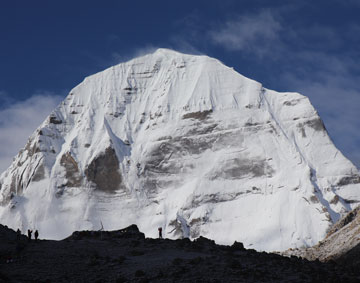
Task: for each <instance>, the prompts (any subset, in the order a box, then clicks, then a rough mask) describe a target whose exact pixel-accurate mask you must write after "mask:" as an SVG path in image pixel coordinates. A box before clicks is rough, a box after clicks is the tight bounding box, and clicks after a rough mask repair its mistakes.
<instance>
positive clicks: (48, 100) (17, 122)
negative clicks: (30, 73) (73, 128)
mask: <svg viewBox="0 0 360 283" xmlns="http://www.w3.org/2000/svg"><path fill="white" fill-rule="evenodd" d="M2 99H4V100H9V99H7V98H6V95H5V94H4V93H3V94H2ZM62 99H63V97H62V96H59V95H54V94H52V93H49V92H42V93H39V94H35V95H34V96H32V97H30V98H28V99H26V100H25V101H19V102H16V103H10V104H8V105H7V106H5V108H3V109H0V173H1V172H3V171H4V170H6V169H7V167H9V166H10V164H11V162H12V158H13V157H14V156H15V155H16V154H17V153H18V151H19V150H20V149H21V148H23V147H24V145H25V144H26V141H27V139H28V138H29V136H30V135H31V134H32V133H33V131H34V130H35V129H36V128H37V127H38V126H39V125H40V124H41V122H42V121H44V119H45V118H46V117H47V116H48V115H49V114H50V112H51V111H52V110H53V109H54V108H55V107H56V106H57V104H58V103H59V102H60V101H61V100H62Z"/></svg>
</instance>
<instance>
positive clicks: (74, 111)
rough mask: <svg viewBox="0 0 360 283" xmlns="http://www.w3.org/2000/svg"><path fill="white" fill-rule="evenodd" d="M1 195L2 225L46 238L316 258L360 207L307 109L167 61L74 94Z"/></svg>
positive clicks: (356, 188) (91, 83)
mask: <svg viewBox="0 0 360 283" xmlns="http://www.w3.org/2000/svg"><path fill="white" fill-rule="evenodd" d="M0 186H1V187H0V190H1V191H0V193H1V196H0V201H1V207H0V222H1V223H2V224H7V225H9V226H10V227H12V228H14V229H17V228H18V227H20V228H21V229H22V230H26V229H28V228H36V229H39V230H40V231H41V235H42V236H43V237H49V238H56V239H59V238H63V237H65V236H68V235H69V234H70V233H71V232H73V231H74V230H82V229H100V228H101V227H102V226H103V227H104V228H105V229H107V230H110V229H118V228H122V227H125V226H128V225H130V224H132V223H135V224H137V225H138V226H139V228H140V230H141V231H144V232H145V234H146V235H147V236H149V237H156V236H157V228H158V227H160V226H162V227H163V231H164V232H163V233H164V234H165V236H166V237H170V238H177V237H188V236H189V237H191V238H195V237H198V236H199V235H203V236H206V237H208V238H211V239H214V240H216V242H217V243H221V244H231V243H233V242H234V240H236V241H241V242H243V243H244V244H245V246H247V247H253V248H256V249H259V250H285V249H287V248H290V247H292V248H294V247H301V246H306V245H313V244H315V243H317V242H318V241H319V240H321V239H322V238H323V237H324V236H325V234H326V231H327V230H328V228H329V227H330V226H331V225H332V224H333V223H334V222H336V221H337V220H338V219H339V218H340V216H342V215H343V214H345V213H346V212H347V211H349V210H351V209H352V208H354V207H356V206H357V205H358V203H359V201H360V177H359V172H358V170H357V169H356V168H355V167H354V165H353V164H352V163H351V162H350V161H349V160H347V159H346V158H345V157H344V156H343V155H342V154H341V152H339V151H338V150H337V149H336V148H335V146H334V145H333V143H332V142H331V140H330V138H329V136H328V134H327V132H326V130H325V127H324V125H323V122H322V121H321V119H320V118H319V116H318V114H317V112H316V111H315V109H314V108H313V107H312V105H311V104H310V102H309V100H308V98H307V97H305V96H303V95H300V94H298V93H278V92H275V91H272V90H268V89H265V88H264V87H263V86H262V85H261V84H260V83H258V82H255V81H253V80H250V79H248V78H245V77H243V76H242V75H240V74H239V73H237V72H236V71H234V70H233V69H232V68H229V67H226V66H224V65H223V64H222V63H221V62H219V61H218V60H216V59H213V58H209V57H207V56H193V55H185V54H181V53H178V52H175V51H171V50H167V49H158V50H157V51H156V52H154V53H153V54H149V55H146V56H143V57H139V58H136V59H133V60H131V61H129V62H126V63H122V64H119V65H116V66H114V67H111V68H109V69H107V70H105V71H103V72H100V73H97V74H95V75H92V76H90V77H87V78H86V79H85V80H84V81H83V82H82V83H81V84H79V85H78V86H76V87H75V88H74V89H73V90H72V91H71V92H70V93H69V95H68V96H67V97H66V99H65V100H64V101H63V102H62V103H61V104H60V105H59V106H58V107H57V108H56V109H55V110H54V111H53V112H52V113H51V114H50V116H49V117H48V118H47V119H46V120H45V121H44V122H43V124H42V125H41V126H40V127H39V128H38V129H37V130H36V131H35V132H34V133H33V135H32V136H31V137H30V138H29V141H28V143H27V145H26V146H25V148H24V149H22V150H21V151H20V152H19V154H18V155H17V156H16V157H15V158H14V162H13V163H12V165H11V166H10V167H9V169H8V170H7V171H5V172H4V173H3V174H2V175H1V177H0Z"/></svg>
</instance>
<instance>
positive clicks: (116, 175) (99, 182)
mask: <svg viewBox="0 0 360 283" xmlns="http://www.w3.org/2000/svg"><path fill="white" fill-rule="evenodd" d="M85 175H86V177H87V179H88V180H89V181H91V182H93V183H94V184H95V185H96V188H97V189H99V190H102V191H105V192H115V191H116V190H119V189H122V188H123V187H124V185H123V183H122V176H121V174H120V172H119V161H118V158H117V157H116V153H115V150H114V149H113V148H111V147H108V148H107V149H106V150H105V152H104V153H103V154H101V155H99V156H97V157H96V158H95V159H94V160H92V161H91V163H90V164H89V166H88V167H87V168H86V169H85Z"/></svg>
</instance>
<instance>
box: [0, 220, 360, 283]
mask: <svg viewBox="0 0 360 283" xmlns="http://www.w3.org/2000/svg"><path fill="white" fill-rule="evenodd" d="M355 252H356V254H357V255H359V250H355ZM359 280H360V271H359V269H358V268H357V267H356V265H352V264H349V263H347V264H346V265H343V264H342V263H341V262H337V261H329V262H320V261H308V260H306V259H301V258H298V257H295V256H292V257H283V256H280V255H277V254H272V253H266V252H261V253H260V252H256V251H255V250H253V249H244V247H243V245H242V244H241V243H238V242H235V243H234V244H233V245H232V246H221V245H216V244H215V243H214V241H211V240H209V239H207V238H204V237H199V238H197V239H196V240H194V241H190V240H189V239H182V240H169V239H149V238H145V236H144V234H143V233H141V232H139V230H138V228H137V226H135V225H132V226H129V227H127V228H125V229H122V230H117V231H81V232H74V233H73V234H72V235H71V236H70V237H68V238H66V239H64V240H61V241H53V240H40V241H37V242H35V241H31V242H28V239H27V238H26V237H25V236H23V235H22V236H21V237H19V236H17V235H16V233H15V232H14V231H13V230H11V229H9V228H7V227H6V226H2V225H0V282H290V281H291V282H359Z"/></svg>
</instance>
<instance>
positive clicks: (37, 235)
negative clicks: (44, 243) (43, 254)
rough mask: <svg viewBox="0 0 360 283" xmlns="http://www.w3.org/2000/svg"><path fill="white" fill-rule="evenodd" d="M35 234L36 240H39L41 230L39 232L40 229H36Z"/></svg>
mask: <svg viewBox="0 0 360 283" xmlns="http://www.w3.org/2000/svg"><path fill="white" fill-rule="evenodd" d="M34 236H35V241H37V240H38V237H39V232H38V230H36V231H35V233H34Z"/></svg>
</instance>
